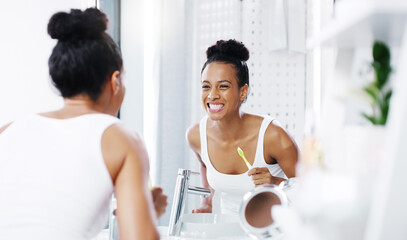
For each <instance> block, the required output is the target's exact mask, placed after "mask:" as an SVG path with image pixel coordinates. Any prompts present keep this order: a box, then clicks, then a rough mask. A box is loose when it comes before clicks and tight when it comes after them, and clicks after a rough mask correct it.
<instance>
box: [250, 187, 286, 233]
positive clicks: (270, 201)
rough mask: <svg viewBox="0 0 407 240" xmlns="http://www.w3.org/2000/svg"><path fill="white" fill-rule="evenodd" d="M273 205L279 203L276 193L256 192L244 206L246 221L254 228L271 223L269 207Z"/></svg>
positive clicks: (272, 221)
mask: <svg viewBox="0 0 407 240" xmlns="http://www.w3.org/2000/svg"><path fill="white" fill-rule="evenodd" d="M274 205H281V200H280V198H279V197H278V196H277V195H276V194H274V193H272V192H262V193H259V194H257V195H256V196H254V197H253V198H252V199H251V200H250V201H249V203H248V204H247V206H246V210H245V217H246V221H247V222H248V223H249V224H250V225H251V226H253V227H256V228H263V227H266V226H269V225H271V224H273V223H274V220H273V217H272V215H271V208H272V207H273V206H274Z"/></svg>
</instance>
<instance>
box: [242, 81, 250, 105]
mask: <svg viewBox="0 0 407 240" xmlns="http://www.w3.org/2000/svg"><path fill="white" fill-rule="evenodd" d="M248 92H249V85H247V84H245V85H244V86H243V87H241V88H240V101H241V102H243V101H244V100H245V99H246V98H247V93H248Z"/></svg>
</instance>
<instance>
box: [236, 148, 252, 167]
mask: <svg viewBox="0 0 407 240" xmlns="http://www.w3.org/2000/svg"><path fill="white" fill-rule="evenodd" d="M237 153H239V156H241V157H242V158H243V161H244V163H246V166H247V168H248V169H249V170H250V169H252V165H250V163H249V161H247V159H246V157H245V156H244V153H243V150H242V149H241V148H240V147H237Z"/></svg>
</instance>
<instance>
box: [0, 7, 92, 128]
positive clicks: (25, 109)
mask: <svg viewBox="0 0 407 240" xmlns="http://www.w3.org/2000/svg"><path fill="white" fill-rule="evenodd" d="M84 5H85V4H84V1H83V0H70V1H65V0H38V1H30V0H19V1H12V0H10V1H5V0H2V1H1V3H0V32H1V35H0V36H1V37H0V126H1V125H4V124H5V123H7V122H10V121H12V120H13V119H15V118H16V117H18V116H21V115H24V114H27V113H33V112H43V111H49V110H53V109H56V108H58V107H60V106H62V98H61V97H59V96H58V94H57V92H56V91H55V90H53V89H52V85H51V83H50V77H49V74H48V57H49V56H50V54H51V51H52V48H53V47H54V45H55V44H56V41H55V40H52V39H51V38H50V37H49V35H48V34H47V24H48V20H49V19H50V17H51V16H52V14H54V13H55V12H58V11H68V10H69V9H70V8H81V7H82V6H84ZM85 6H86V5H85ZM85 6H84V7H85Z"/></svg>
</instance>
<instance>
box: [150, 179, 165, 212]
mask: <svg viewBox="0 0 407 240" xmlns="http://www.w3.org/2000/svg"><path fill="white" fill-rule="evenodd" d="M151 193H152V195H153V202H154V208H155V212H156V213H157V218H160V217H161V216H162V215H163V214H164V213H165V208H166V207H167V195H165V194H163V189H162V188H160V187H154V188H153V189H151Z"/></svg>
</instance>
